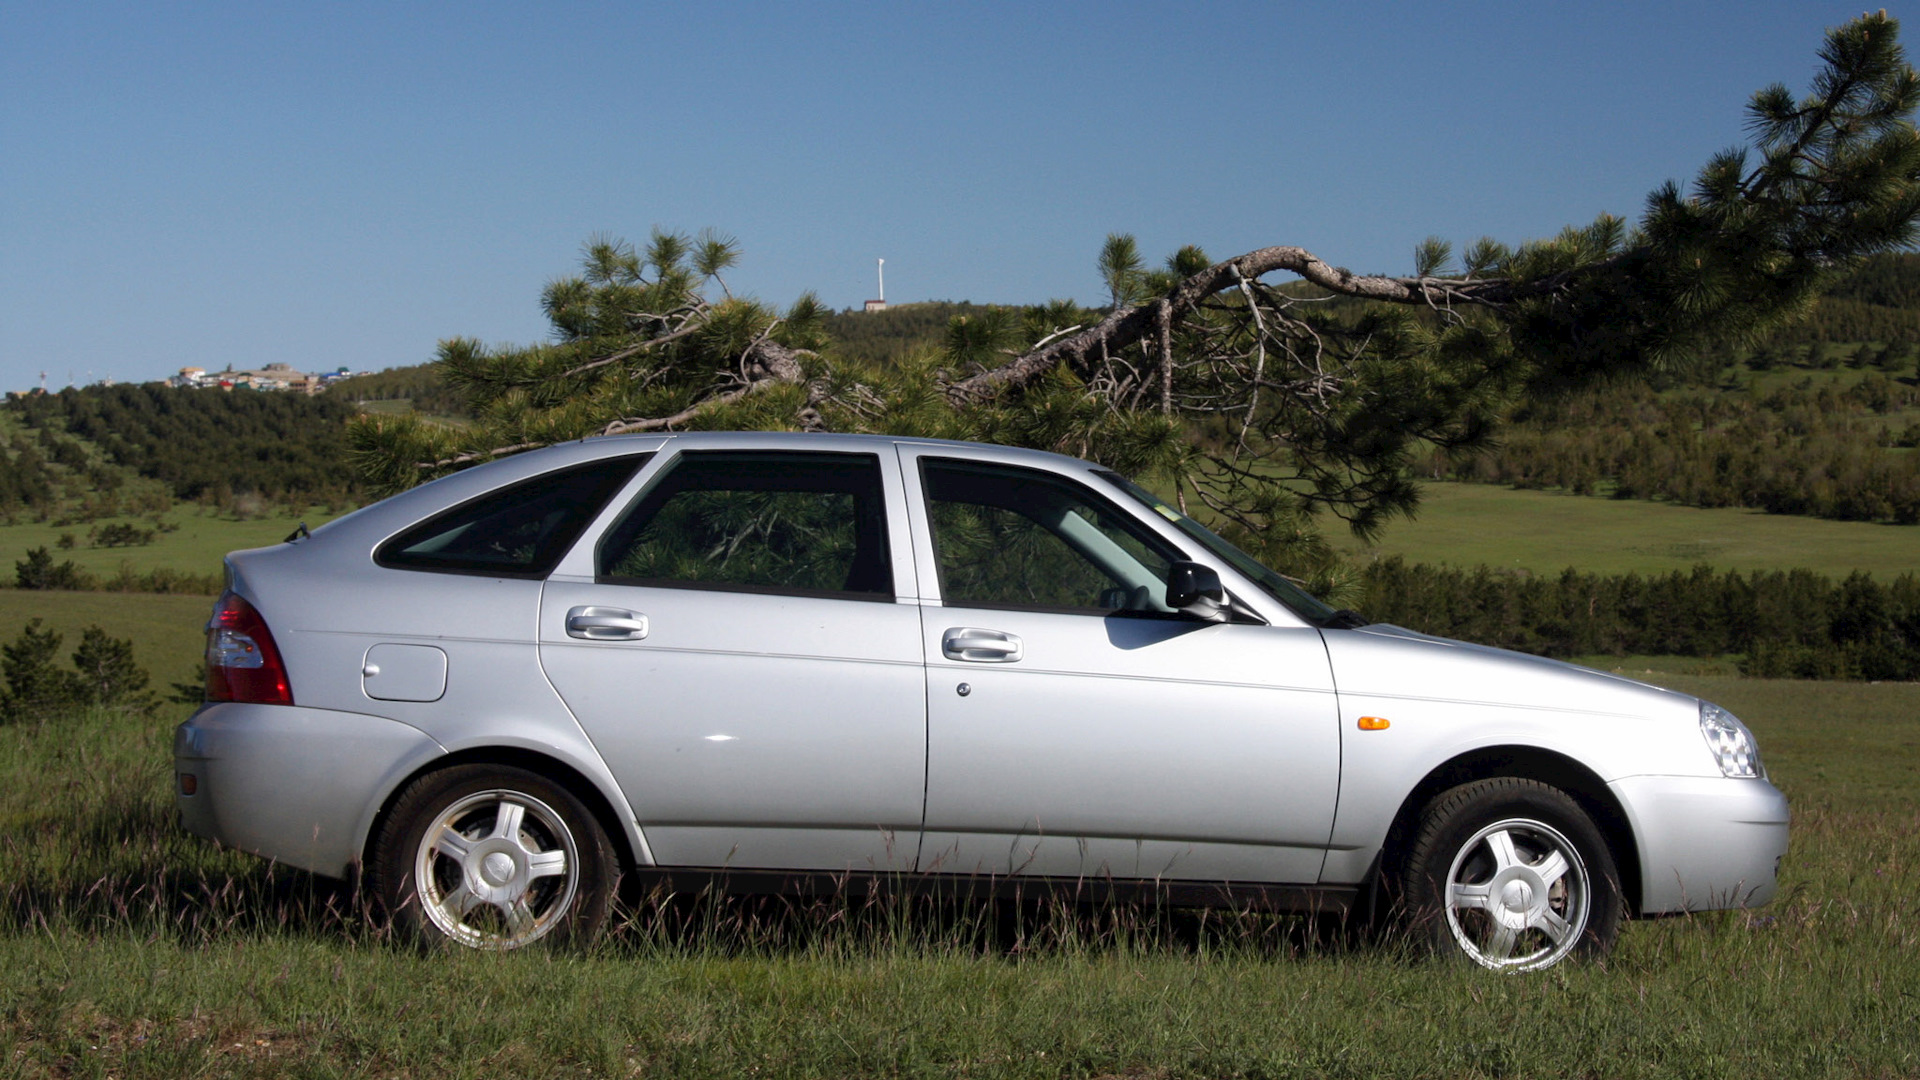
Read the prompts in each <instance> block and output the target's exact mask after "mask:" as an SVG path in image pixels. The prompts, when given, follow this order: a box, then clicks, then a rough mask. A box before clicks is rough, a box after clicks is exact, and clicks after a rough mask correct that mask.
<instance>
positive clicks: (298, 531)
mask: <svg viewBox="0 0 1920 1080" xmlns="http://www.w3.org/2000/svg"><path fill="white" fill-rule="evenodd" d="M312 535H313V534H312V533H310V532H308V531H307V523H306V522H304V521H303V522H301V523H300V524H299V525H298V526H297V527H295V528H294V530H293V531H292V532H290V533H288V534H287V538H286V539H285V540H282V541H280V542H281V543H283V544H291V543H293V542H294V541H295V540H304V539H306V538H307V537H309V536H312Z"/></svg>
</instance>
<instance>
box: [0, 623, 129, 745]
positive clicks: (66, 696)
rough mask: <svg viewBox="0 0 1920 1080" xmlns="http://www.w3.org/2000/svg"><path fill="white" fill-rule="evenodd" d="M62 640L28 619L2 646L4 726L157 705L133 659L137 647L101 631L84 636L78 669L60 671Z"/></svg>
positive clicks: (0, 709)
mask: <svg viewBox="0 0 1920 1080" xmlns="http://www.w3.org/2000/svg"><path fill="white" fill-rule="evenodd" d="M61 640H62V638H61V635H60V634H59V633H58V632H56V631H53V630H42V629H41V628H40V620H39V619H33V620H30V621H29V622H28V623H27V625H26V626H24V627H22V628H21V630H20V636H19V637H17V638H15V639H14V640H13V642H12V644H9V645H0V681H4V682H5V684H6V685H5V689H4V690H0V722H3V723H14V722H17V721H21V720H32V719H40V718H43V717H45V716H47V715H48V714H50V713H55V712H59V711H61V710H64V709H72V708H77V707H84V706H104V707H107V708H120V709H128V710H132V711H136V712H145V711H147V710H149V709H151V708H153V705H154V698H153V695H152V694H151V693H149V692H148V691H147V682H148V675H147V672H146V670H145V669H143V668H141V667H140V665H139V664H137V663H136V662H135V661H134V659H133V643H132V642H131V641H128V640H126V639H124V638H115V637H108V636H107V634H106V632H105V631H103V630H101V629H100V628H99V627H97V626H89V627H87V628H86V629H85V630H84V631H82V632H81V637H80V647H79V648H77V649H75V650H74V652H73V656H72V664H73V668H74V670H72V671H67V670H65V669H63V668H61V667H60V666H59V665H58V664H57V663H56V662H55V658H56V657H58V656H59V654H60V642H61Z"/></svg>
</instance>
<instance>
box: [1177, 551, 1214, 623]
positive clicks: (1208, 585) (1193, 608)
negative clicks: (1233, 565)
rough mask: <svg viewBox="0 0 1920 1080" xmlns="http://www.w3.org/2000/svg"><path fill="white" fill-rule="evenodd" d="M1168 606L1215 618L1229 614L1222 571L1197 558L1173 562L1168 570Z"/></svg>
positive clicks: (1206, 617) (1190, 613) (1207, 617)
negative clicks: (1221, 575)
mask: <svg viewBox="0 0 1920 1080" xmlns="http://www.w3.org/2000/svg"><path fill="white" fill-rule="evenodd" d="M1167 606H1168V607H1170V608H1172V609H1174V610H1175V611H1184V612H1186V613H1188V614H1189V615H1198V616H1199V617H1201V618H1203V619H1209V620H1212V621H1215V622H1217V621H1219V620H1221V619H1224V618H1226V613H1227V590H1226V589H1225V588H1223V587H1222V586H1221V584H1220V574H1219V572H1218V571H1216V570H1214V569H1213V568H1212V567H1210V566H1202V565H1200V564H1199V563H1196V562H1177V563H1174V564H1173V568H1172V569H1171V570H1169V571H1168V572H1167Z"/></svg>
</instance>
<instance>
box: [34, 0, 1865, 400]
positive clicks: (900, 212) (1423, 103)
mask: <svg viewBox="0 0 1920 1080" xmlns="http://www.w3.org/2000/svg"><path fill="white" fill-rule="evenodd" d="M1860 7H1861V5H1860V3H1859V0H1848V2H1846V3H1825V2H1819V0H1801V2H1797V3H1767V2H1756V3H1745V4H1738V5H1727V4H1724V3H1689V2H1676V3H1610V4H1592V3H1567V4H1556V3H1527V4H1501V3H1488V4H1439V3H1431V2H1428V3H1407V4H1399V3H1375V4H1367V5H1359V4H1354V5H1345V4H1342V5H1334V4H1290V3H1217V4H1208V5H1186V4H1168V3H1140V4H1131V3H1106V4H1052V5H1034V4H958V3H956V4H939V5H933V4H890V5H883V4H873V5H855V4H830V5H829V4H823V5H776V4H731V3H700V4H645V3H632V4H560V3H556V4H514V5H508V4H488V3H465V4H449V5H430V4H394V3H380V4H371V3H370V4H354V3H340V4H329V5H310V6H296V5H278V4H258V3H248V4H233V5H213V4H198V5H194V4H183V5H153V4H144V3H143V4H134V5H125V6H120V5H107V4H87V3H60V4H34V3H16V2H13V0H0V389H24V388H26V387H28V386H31V385H34V384H35V383H36V382H37V380H38V378H39V373H40V372H41V371H46V372H47V373H48V379H47V381H48V384H49V386H53V387H57V386H60V385H64V384H66V383H67V382H68V381H69V380H71V381H73V382H78V383H84V382H88V381H90V380H97V379H101V378H114V379H118V380H122V381H139V380H147V379H156V378H161V377H164V376H166V375H169V374H171V373H172V372H173V371H174V370H176V369H178V368H180V367H182V366H186V365H190V364H191V365H197V366H203V367H222V366H225V365H227V364H228V363H231V364H233V365H234V366H235V367H250V366H257V365H260V364H265V363H269V362H273V361H281V362H286V363H290V364H292V365H293V366H294V367H296V368H300V369H305V370H330V369H332V368H334V367H338V366H341V365H346V366H350V367H352V368H354V369H356V370H358V369H367V368H370V369H375V370H377V369H379V368H383V367H388V366H393V365H399V364H413V363H420V362H423V361H426V360H428V359H430V358H431V356H432V353H433V348H434V344H435V342H437V341H438V340H440V339H441V338H445V337H452V336H468V337H478V338H481V339H483V340H487V341H493V342H530V341H535V340H539V339H541V338H542V337H543V336H544V334H545V333H546V325H545V322H544V320H543V319H542V318H541V317H540V312H539V308H538V304H537V299H538V294H539V290H540V288H541V286H542V285H543V284H544V283H545V282H546V281H547V280H549V279H551V278H553V277H556V276H559V275H562V274H566V273H569V272H570V271H571V270H572V268H573V267H574V265H575V264H576V260H577V256H578V251H579V248H580V244H581V242H582V240H583V239H585V237H586V236H587V235H588V234H590V233H594V232H607V233H614V234H619V235H624V236H627V237H630V238H634V239H642V238H644V237H645V236H646V234H647V233H648V231H649V230H650V229H652V228H654V227H655V226H658V227H661V228H665V229H669V230H683V231H688V232H693V231H697V230H699V229H701V228H703V227H707V226H712V227H715V228H717V229H720V230H722V231H724V232H727V233H731V234H732V235H734V236H735V237H737V238H738V239H739V242H740V246H741V248H742V252H743V259H742V263H741V265H740V267H739V268H738V269H737V271H736V272H735V274H734V275H733V276H732V277H731V278H730V284H732V285H733V287H734V288H735V291H736V292H738V291H745V292H749V293H752V294H754V295H757V296H759V297H760V298H762V299H764V300H767V301H771V302H773V303H776V304H781V305H784V304H786V303H788V302H790V301H791V300H792V299H793V298H794V297H796V296H797V295H799V294H800V293H801V292H802V291H804V290H807V289H812V290H814V291H816V292H817V293H818V294H819V295H820V297H821V298H822V299H823V300H824V301H826V302H827V303H829V304H831V305H833V306H835V307H847V306H853V305H858V304H859V303H860V302H861V301H862V300H864V299H866V298H867V297H869V296H871V295H873V290H874V259H875V258H876V257H884V258H885V259H886V260H887V296H888V299H889V300H890V301H893V302H896V303H898V302H905V301H912V300H924V299H954V300H959V299H970V300H976V301H993V302H1037V301H1043V300H1046V299H1049V298H1053V297H1074V298H1077V299H1079V300H1081V301H1083V302H1095V301H1097V300H1098V299H1099V298H1100V295H1101V291H1100V287H1099V283H1098V278H1097V275H1096V273H1095V271H1094V258H1095V255H1096V253H1097V250H1098V248H1099V245H1100V243H1101V241H1102V239H1103V238H1104V237H1105V236H1106V234H1107V233H1109V232H1113V231H1127V232H1132V233H1134V234H1135V235H1136V236H1138V237H1139V239H1140V242H1141V245H1142V247H1143V249H1144V250H1145V251H1146V252H1147V253H1148V254H1149V255H1150V256H1152V257H1154V258H1156V259H1157V258H1159V257H1162V256H1164V255H1165V254H1167V253H1168V252H1171V251H1172V250H1173V249H1174V248H1176V247H1178V246H1179V245H1181V244H1186V243H1197V244H1199V245H1201V246H1202V247H1204V248H1205V249H1206V250H1207V252H1208V253H1209V254H1210V255H1212V256H1214V257H1215V258H1224V257H1227V256H1230V255H1234V254H1238V253H1240V252H1243V251H1247V250H1250V249H1252V248H1256V247H1261V246H1264V245H1268V244H1277V243H1291V244H1300V245H1303V246H1306V247H1308V248H1310V249H1312V250H1313V251H1315V252H1316V253H1317V254H1319V255H1320V256H1322V257H1323V258H1326V259H1327V260H1329V261H1330V262H1334V263H1336V264H1340V265H1345V266H1351V267H1353V268H1354V269H1358V270H1371V271H1383V272H1405V271H1407V270H1408V269H1410V266H1411V261H1412V258H1411V251H1412V249H1413V246H1414V245H1415V244H1416V243H1418V242H1419V241H1420V240H1421V239H1422V238H1424V237H1426V236H1428V235H1430V234H1438V235H1441V236H1444V237H1447V238H1449V239H1452V240H1454V241H1455V242H1456V244H1457V245H1462V246H1463V245H1464V244H1465V243H1468V242H1471V241H1472V240H1474V239H1475V238H1477V237H1480V236H1483V235H1491V236H1494V237H1496V238H1498V239H1501V240H1505V241H1509V242H1517V241H1521V240H1526V239H1529V238H1533V237H1539V236H1545V235H1550V234H1552V233H1554V232H1557V231H1558V230H1559V228H1560V227H1561V226H1562V225H1565V224H1567V223H1569V222H1578V223H1584V222H1586V221H1588V220H1591V219H1592V217H1593V216H1594V215H1595V214H1597V213H1600V212H1602V211H1607V212H1612V213H1617V214H1623V215H1626V216H1628V217H1635V216H1637V215H1638V213H1639V210H1640V207H1641V204H1642V200H1643V199H1644V197H1645V195H1646V193H1647V192H1648V191H1649V190H1650V189H1652V188H1653V187H1654V186H1656V185H1657V184H1659V183H1661V182H1662V181H1665V180H1667V179H1670V178H1672V179H1682V180H1684V179H1685V178H1687V177H1690V176H1691V175H1692V174H1693V172H1694V171H1695V170H1696V169H1697V168H1698V167H1699V165H1700V164H1701V163H1703V162H1704V161H1705V160H1706V158H1707V156H1708V155H1709V154H1710V153H1712V152H1713V151H1715V150H1718V149H1721V148H1724V147H1726V146H1730V145H1733V144H1736V143H1738V142H1739V141H1740V134H1741V119H1742V114H1741V109H1742V107H1743V106H1744V104H1745V103H1746V101H1747V98H1748V97H1749V95H1750V94H1751V93H1752V92H1753V91H1754V90H1756V89H1758V88H1759V87H1761V86H1762V85H1765V84H1766V83H1769V82H1774V81H1782V82H1785V83H1786V84H1787V85H1788V86H1789V87H1791V88H1792V89H1793V90H1794V91H1795V92H1796V93H1799V92H1801V91H1803V90H1804V88H1805V85H1806V80H1807V78H1808V76H1809V75H1810V74H1811V73H1812V72H1813V70H1814V67H1815V51H1816V49H1817V48H1818V46H1819V44H1820V41H1821V32H1822V30H1823V29H1824V28H1826V27H1828V26H1833V25H1837V24H1838V23H1840V22H1842V21H1844V20H1845V19H1847V18H1848V17H1851V16H1853V15H1856V14H1858V12H1859V10H1860ZM1889 10H1890V11H1891V13H1892V14H1894V15H1896V16H1898V15H1901V14H1903V12H1902V11H1901V10H1900V9H1898V8H1893V9H1889Z"/></svg>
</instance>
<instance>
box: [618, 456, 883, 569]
mask: <svg viewBox="0 0 1920 1080" xmlns="http://www.w3.org/2000/svg"><path fill="white" fill-rule="evenodd" d="M729 457H731V458H759V459H766V458H770V457H784V458H812V459H815V460H818V459H821V458H840V459H848V460H851V461H853V462H859V463H864V464H869V465H871V467H872V470H873V479H874V510H875V513H877V514H878V516H879V522H880V535H879V537H878V538H877V540H878V546H879V551H878V554H877V555H876V556H875V558H876V560H877V561H878V563H879V565H880V567H881V568H882V569H883V570H884V571H885V572H886V575H887V585H886V588H885V589H884V590H881V591H864V592H855V591H853V590H850V589H805V588H798V587H794V586H785V585H749V584H743V583H738V582H729V581H684V580H681V579H679V578H637V577H618V576H615V575H611V574H606V573H603V572H602V570H601V567H602V565H603V563H602V555H603V553H604V551H605V547H606V545H607V544H608V543H609V542H611V541H612V539H613V536H614V533H615V532H617V531H618V530H619V529H620V527H621V526H622V525H624V524H626V522H627V519H628V518H629V517H631V516H632V515H633V514H635V513H637V512H638V511H639V509H640V507H641V505H642V504H644V503H645V502H646V501H647V499H649V498H650V497H652V495H653V494H654V492H656V491H657V490H659V488H660V485H661V484H663V483H665V482H667V481H668V480H669V479H671V478H672V476H673V475H674V473H676V472H678V471H679V470H680V467H681V466H682V465H684V464H686V463H687V462H688V461H689V460H690V459H694V460H697V459H703V458H704V459H714V458H729ZM861 459H864V462H861ZM663 505H664V504H663ZM656 510H657V508H656ZM890 517H891V515H890V513H889V511H888V504H887V478H886V467H885V465H884V463H883V461H882V458H881V455H880V454H878V453H875V452H869V451H863V450H787V449H772V450H766V449H758V448H752V449H749V448H738V449H715V450H683V451H681V452H680V453H678V454H676V455H674V457H673V458H672V460H670V461H667V462H666V463H665V464H664V466H663V467H662V468H661V470H660V471H659V473H658V475H655V476H654V477H652V478H651V479H649V480H648V481H647V484H646V486H645V487H643V488H641V489H640V490H639V491H637V492H635V493H634V495H633V497H632V498H631V499H628V500H627V504H626V505H625V506H623V507H621V508H620V511H619V513H617V514H615V515H614V517H613V520H612V522H611V523H610V524H608V526H607V527H606V528H605V529H603V530H602V531H601V533H600V536H599V538H598V539H597V540H595V541H594V544H593V563H592V570H593V583H594V584H595V585H611V586H617V587H621V588H631V589H682V590H686V591H690V592H727V593H740V594H745V595H759V596H791V597H796V598H799V599H807V600H857V601H863V602H866V603H882V604H891V603H895V602H896V601H897V600H898V599H899V587H900V586H899V582H898V581H897V580H895V579H896V577H897V575H896V574H895V573H894V565H893V530H892V522H891V521H890V520H889V519H890Z"/></svg>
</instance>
